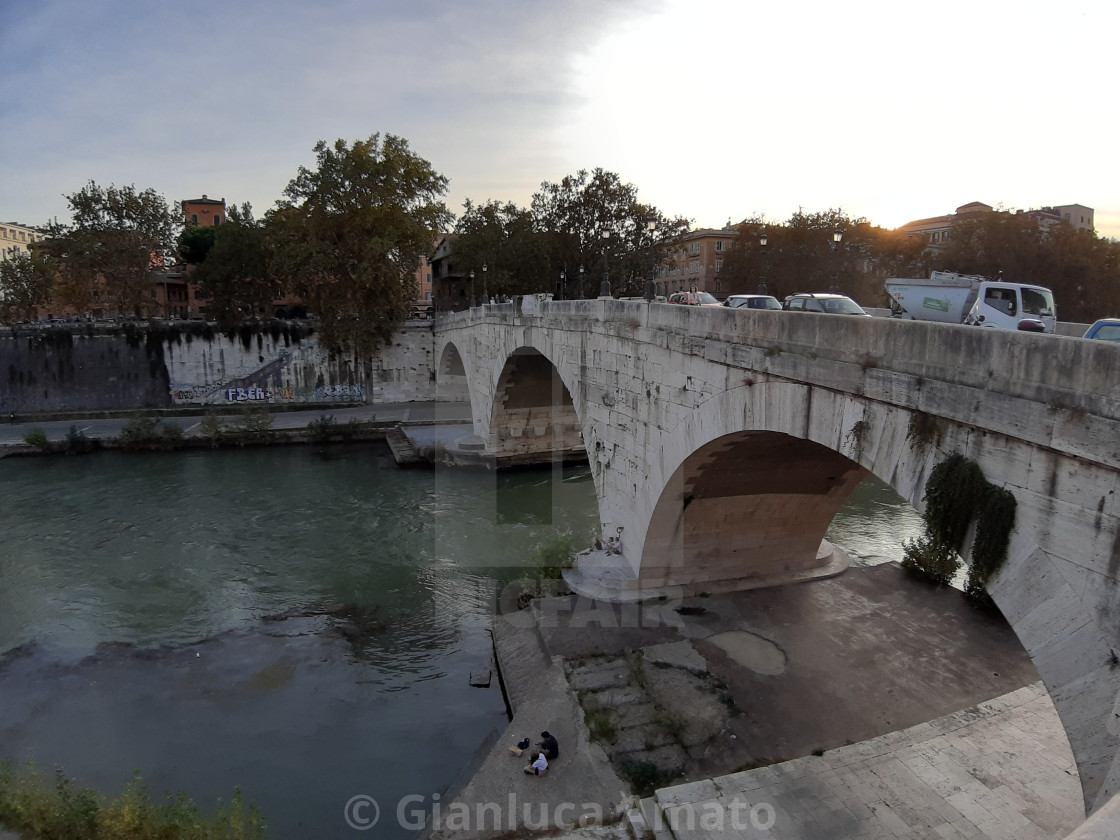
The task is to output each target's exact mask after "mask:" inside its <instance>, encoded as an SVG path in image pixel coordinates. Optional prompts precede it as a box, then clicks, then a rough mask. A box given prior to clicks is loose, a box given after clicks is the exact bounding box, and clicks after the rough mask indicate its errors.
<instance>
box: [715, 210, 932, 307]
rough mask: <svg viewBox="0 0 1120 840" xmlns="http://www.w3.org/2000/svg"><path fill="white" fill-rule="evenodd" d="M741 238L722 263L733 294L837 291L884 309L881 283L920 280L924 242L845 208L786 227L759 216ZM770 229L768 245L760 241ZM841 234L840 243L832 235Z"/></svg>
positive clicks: (802, 216) (799, 218)
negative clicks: (890, 279)
mask: <svg viewBox="0 0 1120 840" xmlns="http://www.w3.org/2000/svg"><path fill="white" fill-rule="evenodd" d="M738 229H739V236H738V237H737V238H736V240H735V241H734V242H733V243H732V245H731V248H730V250H729V251H728V253H727V256H726V258H725V259H724V262H723V269H722V271H721V275H720V276H721V278H722V279H723V282H724V284H725V285H726V286H727V288H728V289H729V290H730V292H731V293H732V294H750V293H754V292H756V291H758V286H759V283H760V282H761V280H762V278H763V276H765V280H766V291H767V293H768V294H772V295H774V296H775V297H777V298H778V299H779V300H780V299H782V298H783V297H785V296H787V295H792V294H796V293H798V292H823V291H829V290H831V289H835V290H836V291H838V292H840V293H841V294H846V295H849V296H851V297H852V298H854V299H855V300H857V301H858V302H860V303H862V304H863V305H865V306H878V305H884V304H885V303H886V301H885V300H884V296H885V294H886V293H885V292H884V290H883V281H884V280H885V279H886V278H887V277H890V276H921V275H923V274H924V273H926V272H927V271H928V266H925V265H923V262H922V251H923V247H924V246H923V243H922V242H921V240H918V239H912V238H909V237H907V236H905V235H904V234H900V233H896V232H895V231H890V230H885V229H883V228H879V227H874V226H872V225H871V224H870V223H869V222H868V221H867V220H866V219H862V218H860V219H852V218H850V217H849V216H848V215H847V214H845V213H844V212H843V210H839V209H834V210H827V211H825V212H822V213H805V212H803V211H801V210H798V211H797V212H796V213H795V214H793V216H791V217H790V219H789V220H788V221H787V222H785V223H784V224H778V225H767V224H765V222H764V221H763V220H762V219H761V218H758V217H755V218H751V219H746V220H744V221H743V222H742V223H740V224H739V226H738ZM763 230H765V231H766V239H767V242H766V246H765V247H763V246H762V245H761V243H760V237H761V234H762V232H763ZM836 232H839V233H840V234H841V239H840V242H839V243H837V242H835V240H834V236H833V234H835V233H836Z"/></svg>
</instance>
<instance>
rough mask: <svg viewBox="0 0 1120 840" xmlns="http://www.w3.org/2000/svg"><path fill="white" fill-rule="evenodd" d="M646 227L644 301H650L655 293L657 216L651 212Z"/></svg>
mask: <svg viewBox="0 0 1120 840" xmlns="http://www.w3.org/2000/svg"><path fill="white" fill-rule="evenodd" d="M646 228H647V229H648V230H649V277H648V278H647V279H646V293H645V295H644V297H645V299H646V303H652V302H653V299H654V297H656V294H655V293H654V291H653V232H654V231H655V230H657V217H656V216H654V215H653V214H652V213H651V214H650V215H649V216H646Z"/></svg>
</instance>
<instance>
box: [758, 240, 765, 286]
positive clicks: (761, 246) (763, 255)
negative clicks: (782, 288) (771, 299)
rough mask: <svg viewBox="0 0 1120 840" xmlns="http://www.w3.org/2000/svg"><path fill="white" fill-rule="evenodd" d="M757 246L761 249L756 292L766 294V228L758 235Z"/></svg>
mask: <svg viewBox="0 0 1120 840" xmlns="http://www.w3.org/2000/svg"><path fill="white" fill-rule="evenodd" d="M758 247H759V249H761V251H762V279H761V280H760V281H759V283H758V293H759V294H760V295H764V294H766V228H763V229H762V233H760V234H759V235H758Z"/></svg>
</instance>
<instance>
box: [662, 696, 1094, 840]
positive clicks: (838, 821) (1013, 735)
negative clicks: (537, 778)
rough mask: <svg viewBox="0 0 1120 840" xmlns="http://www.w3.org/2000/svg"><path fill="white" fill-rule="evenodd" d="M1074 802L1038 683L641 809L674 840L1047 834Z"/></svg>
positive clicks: (1078, 813) (1029, 837)
mask: <svg viewBox="0 0 1120 840" xmlns="http://www.w3.org/2000/svg"><path fill="white" fill-rule="evenodd" d="M1081 802H1082V799H1081V787H1080V784H1079V783H1078V778H1077V768H1076V766H1075V765H1074V762H1073V754H1072V753H1071V752H1070V749H1069V744H1068V742H1067V741H1066V737H1065V732H1064V731H1063V730H1062V727H1061V722H1060V721H1059V719H1058V715H1057V712H1056V711H1055V710H1054V705H1053V703H1052V702H1051V701H1050V697H1049V695H1047V693H1046V691H1045V689H1044V688H1043V686H1042V684H1041V683H1035V684H1033V685H1030V686H1026V687H1024V688H1021V689H1019V690H1017V691H1014V692H1011V693H1010V694H1006V695H1004V696H1002V697H997V698H995V699H993V700H989V701H987V702H984V703H980V704H979V705H976V706H973V707H971V708H968V709H965V710H963V711H960V712H956V713H954V714H951V715H947V716H945V717H941V718H938V719H936V720H932V721H929V722H928V723H922V724H919V725H917V726H912V727H910V728H908V729H904V730H901V731H899V732H892V733H890V734H888V735H883V736H880V737H878V738H873V739H871V740H869V741H864V742H861V743H858V744H853V745H851V746H845V747H840V748H838V749H835V750H829V751H828V752H826V753H825V754H824V755H822V756H806V757H804V758H799V759H795V760H793V761H789V762H786V763H784V764H775V765H771V766H769V767H762V768H759V769H756V770H748V771H744V772H740V773H733V774H730V775H726V776H719V777H717V778H714V779H707V780H703V781H698V782H693V783H691V784H685V785H678V786H675V787H670V788H663V789H661V790H658V791H657V792H656V794H655V796H654V798H653V802H648V801H647V802H646V803H645V805H646V807H645V809H644V810H645V811H646V813H647V814H650V815H651V822H652V821H654V820H656V819H657V818H658V815H660V818H661V820H662V822H661V824H660V826H659V829H658V836H661V837H675V838H677V840H701V838H703V840H708V838H715V837H735V838H744V840H745V838H772V840H825V839H826V838H827V840H864V838H885V839H889V838H903V837H906V838H933V839H934V840H940V838H944V840H955V839H956V838H982V839H987V838H990V840H1003V839H1004V838H1006V840H1044V838H1062V837H1065V836H1066V835H1067V834H1068V833H1069V832H1070V831H1072V830H1073V829H1074V828H1076V827H1077V826H1078V825H1080V824H1081V823H1082V822H1083V821H1084V819H1085V814H1084V810H1083V807H1082V804H1081ZM737 803H738V804H737ZM652 805H656V813H654V809H653V808H652V807H651V806H652ZM751 806H754V813H755V815H756V816H757V818H758V821H757V824H752V821H751V819H750V814H751ZM733 808H737V810H735V811H733V810H732V809H733ZM735 814H738V815H739V819H738V821H737V822H738V824H737V825H733V823H732V817H733V816H734V815H735ZM705 818H706V822H704V819H705ZM702 825H707V826H708V827H707V828H705V827H702ZM719 825H722V826H723V829H724V830H723V831H720V830H718V828H717V826H719Z"/></svg>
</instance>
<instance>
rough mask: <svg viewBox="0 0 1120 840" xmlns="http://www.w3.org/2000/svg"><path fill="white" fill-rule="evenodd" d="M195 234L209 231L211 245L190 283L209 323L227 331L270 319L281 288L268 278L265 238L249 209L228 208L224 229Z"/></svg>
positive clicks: (267, 239)
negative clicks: (206, 307)
mask: <svg viewBox="0 0 1120 840" xmlns="http://www.w3.org/2000/svg"><path fill="white" fill-rule="evenodd" d="M200 229H201V230H209V231H214V235H213V237H212V238H213V245H212V247H211V248H210V249H209V252H208V253H207V254H206V256H205V258H204V259H203V260H202V261H201V263H200V264H199V265H198V266H196V267H195V269H194V272H193V273H192V275H191V278H192V280H193V281H194V282H196V283H198V285H199V287H200V288H201V291H202V294H203V295H204V296H205V297H207V298H209V300H210V308H211V311H212V312H213V314H214V316H215V318H216V319H217V320H218V321H219V322H220V323H221V324H222V325H223V326H227V327H228V326H233V325H235V324H237V323H239V322H241V321H244V320H245V319H246V318H251V317H259V316H260V315H261V314H262V313H270V312H271V307H272V302H273V301H274V300H275V299H276V298H278V297H281V295H282V292H281V291H280V289H281V286H282V283H281V282H280V280H279V279H278V278H277V277H276V275H275V274H274V273H273V269H272V265H273V262H274V254H273V244H272V241H271V239H270V236H269V232H268V231H267V230H266V229H265V227H264V226H263V225H262V224H261V223H259V222H257V221H256V220H255V219H254V218H253V210H252V207H251V206H250V205H249V204H245V205H244V209H243V210H241V209H238V207H237V205H236V204H234V205H231V206H230V208H229V211H228V213H227V215H226V223H225V224H224V225H220V226H218V227H206V228H200ZM188 230H189V228H188ZM180 241H182V240H180Z"/></svg>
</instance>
